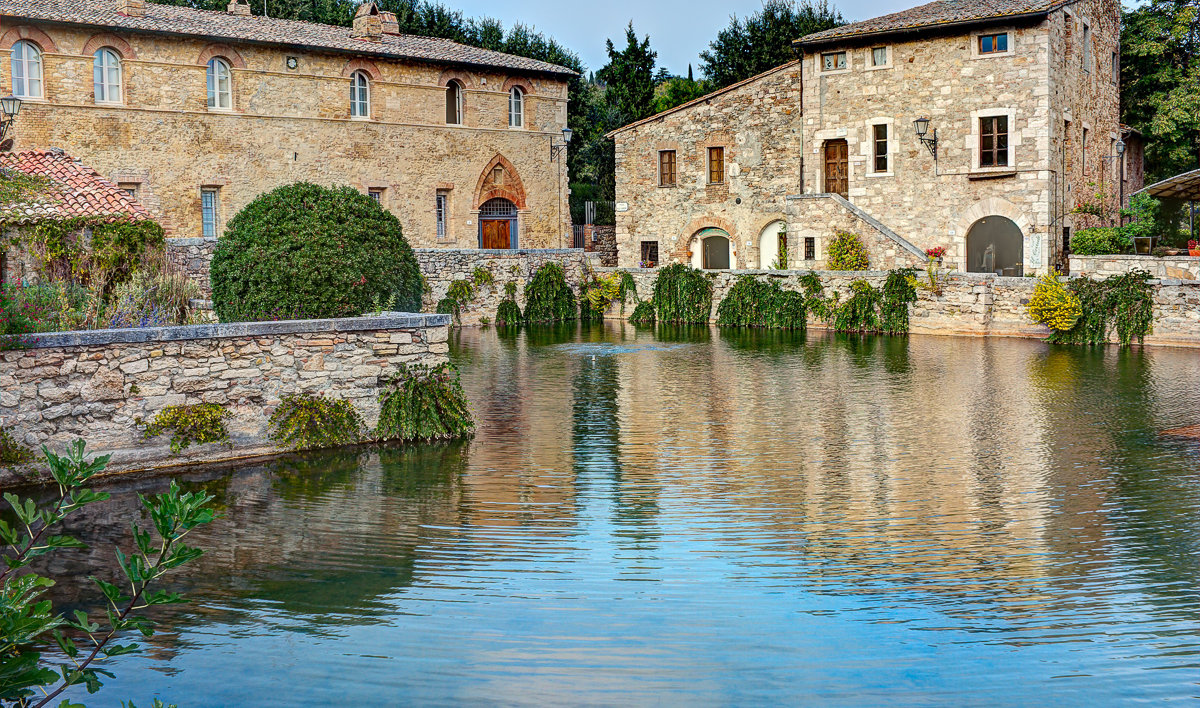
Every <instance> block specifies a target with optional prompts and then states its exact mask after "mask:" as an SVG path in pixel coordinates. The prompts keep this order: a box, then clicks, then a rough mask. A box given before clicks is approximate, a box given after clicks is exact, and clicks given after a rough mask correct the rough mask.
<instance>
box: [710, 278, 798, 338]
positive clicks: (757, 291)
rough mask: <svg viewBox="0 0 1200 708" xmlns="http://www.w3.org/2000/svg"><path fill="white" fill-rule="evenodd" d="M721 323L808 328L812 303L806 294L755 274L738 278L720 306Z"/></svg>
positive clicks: (725, 324)
mask: <svg viewBox="0 0 1200 708" xmlns="http://www.w3.org/2000/svg"><path fill="white" fill-rule="evenodd" d="M717 324H718V325H722V326H725V327H767V328H771V329H805V328H806V327H807V326H808V305H807V302H806V299H805V297H804V294H803V293H799V292H795V291H793V290H784V289H783V288H782V287H780V286H779V284H778V283H776V282H774V281H771V282H765V281H762V280H759V279H757V278H755V277H754V276H752V275H743V276H741V277H739V278H738V279H737V282H736V283H734V284H733V287H731V288H730V289H729V293H728V294H726V295H725V298H724V299H723V300H721V304H720V305H718V306H717Z"/></svg>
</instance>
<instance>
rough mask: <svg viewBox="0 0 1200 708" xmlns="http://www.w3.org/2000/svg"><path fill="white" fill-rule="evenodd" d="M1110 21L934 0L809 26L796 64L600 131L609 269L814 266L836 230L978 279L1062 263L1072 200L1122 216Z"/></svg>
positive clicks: (1007, 4)
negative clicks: (930, 253) (614, 265)
mask: <svg viewBox="0 0 1200 708" xmlns="http://www.w3.org/2000/svg"><path fill="white" fill-rule="evenodd" d="M1119 33H1120V6H1119V4H1118V3H1117V1H1116V0H1075V1H1073V2H1062V1H1058V0H942V1H941V2H934V3H930V4H927V5H923V6H921V7H917V8H913V9H910V10H907V11H903V12H899V13H895V14H892V15H887V16H884V17H879V18H875V19H871V20H866V21H863V22H857V23H853V24H849V25H845V26H842V27H838V28H835V29H831V30H828V31H825V32H820V33H817V34H813V35H809V36H807V37H803V38H801V39H799V40H797V41H796V47H797V49H798V50H799V55H800V58H799V59H798V60H796V61H794V62H792V63H789V64H785V65H783V66H780V67H777V68H775V69H773V70H771V71H768V72H766V73H764V74H762V75H760V76H757V77H754V78H752V79H749V80H747V81H743V82H741V83H739V84H735V85H733V86H729V87H726V88H724V89H721V90H720V91H717V92H714V93H712V94H709V95H707V96H704V97H701V98H699V99H697V100H695V101H692V102H690V103H687V104H684V105H682V106H679V107H677V108H675V109H672V110H670V111H666V112H664V113H660V114H658V115H656V116H652V117H650V118H647V119H645V120H643V121H640V122H637V123H633V124H631V125H628V126H625V127H623V128H620V129H618V130H616V131H614V132H613V133H612V134H611V135H612V137H613V139H614V140H615V142H616V160H617V200H618V204H617V211H618V214H617V242H618V251H619V254H620V255H619V261H620V264H621V265H622V266H627V267H628V266H636V265H638V264H639V263H642V262H645V263H648V264H649V263H667V262H672V261H684V262H686V261H689V260H690V261H691V262H692V263H693V264H694V265H696V266H697V267H705V268H711V269H720V268H760V267H761V268H769V267H772V265H773V264H774V265H775V266H778V265H781V264H782V261H783V259H782V258H780V253H781V249H785V250H783V251H782V252H783V253H786V256H787V257H786V262H787V264H788V266H789V267H804V268H809V267H816V268H820V267H824V265H825V260H826V256H827V254H826V250H825V247H826V245H827V242H828V239H829V238H830V237H831V236H833V235H834V233H835V232H836V231H840V230H846V231H852V232H854V233H857V234H859V235H860V236H861V237H863V240H864V242H865V243H866V245H867V247H868V250H869V251H870V256H871V264H872V267H873V268H891V267H894V266H896V265H903V264H917V263H921V262H923V261H924V250H925V249H928V248H932V247H935V246H943V247H945V248H946V249H947V260H948V264H949V265H952V266H954V267H957V268H960V269H963V270H967V271H972V272H996V273H999V274H1003V275H1021V274H1029V273H1035V272H1040V271H1044V270H1046V269H1047V268H1050V267H1055V266H1057V267H1061V266H1062V265H1064V262H1065V251H1064V244H1065V243H1067V241H1068V239H1069V236H1070V233H1071V231H1072V230H1073V229H1075V228H1078V227H1080V226H1083V225H1087V224H1086V223H1085V222H1083V221H1082V220H1081V218H1080V217H1079V216H1078V215H1075V214H1072V213H1071V211H1072V209H1073V207H1074V206H1075V205H1076V204H1078V203H1079V202H1081V201H1086V200H1088V199H1092V198H1093V195H1094V194H1096V193H1097V192H1104V193H1106V194H1107V196H1106V197H1105V198H1104V201H1105V203H1106V206H1107V208H1109V209H1115V208H1116V194H1117V192H1118V189H1117V188H1116V186H1115V185H1116V180H1117V179H1118V175H1119V174H1120V165H1119V163H1118V160H1120V159H1130V158H1131V157H1132V156H1133V155H1134V153H1133V152H1132V151H1131V152H1130V153H1129V154H1126V155H1122V156H1118V142H1119V141H1121V139H1122V137H1123V128H1122V126H1121V125H1120V123H1119V118H1118V88H1119V87H1118V82H1119V77H1120V73H1119V66H1118V60H1119V48H1118V42H1119ZM917 119H927V122H926V121H921V122H920V123H918V122H916V121H917ZM919 131H924V136H923V137H924V140H923V139H922V136H920V135H918V132H919ZM1136 154H1137V155H1140V152H1138V153H1136ZM1140 174H1141V172H1140V167H1135V166H1127V169H1126V170H1125V175H1126V177H1127V178H1129V177H1131V176H1133V177H1134V178H1136V179H1140ZM1128 181H1129V180H1128V179H1127V182H1128ZM1138 186H1140V185H1137V184H1127V186H1126V191H1125V194H1126V195H1128V194H1130V193H1131V192H1132V191H1135V190H1136V188H1137V187H1138Z"/></svg>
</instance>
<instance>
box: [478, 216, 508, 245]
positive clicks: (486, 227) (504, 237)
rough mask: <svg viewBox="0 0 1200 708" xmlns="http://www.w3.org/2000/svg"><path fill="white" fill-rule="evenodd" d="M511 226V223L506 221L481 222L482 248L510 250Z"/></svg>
mask: <svg viewBox="0 0 1200 708" xmlns="http://www.w3.org/2000/svg"><path fill="white" fill-rule="evenodd" d="M511 225H512V222H511V221H509V220H507V219H496V220H485V221H484V222H483V247H484V248H511V238H510V227H511Z"/></svg>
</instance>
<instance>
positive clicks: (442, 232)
mask: <svg viewBox="0 0 1200 708" xmlns="http://www.w3.org/2000/svg"><path fill="white" fill-rule="evenodd" d="M449 201H450V195H448V194H446V193H445V192H438V193H437V205H436V207H435V209H436V211H437V237H438V238H439V239H444V238H446V212H447V209H446V206H447V204H448V202H449Z"/></svg>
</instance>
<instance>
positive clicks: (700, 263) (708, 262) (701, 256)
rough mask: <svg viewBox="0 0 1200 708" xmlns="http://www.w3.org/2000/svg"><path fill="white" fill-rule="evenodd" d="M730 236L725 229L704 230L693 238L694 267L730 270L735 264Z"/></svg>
mask: <svg viewBox="0 0 1200 708" xmlns="http://www.w3.org/2000/svg"><path fill="white" fill-rule="evenodd" d="M734 262H735V261H734V255H733V247H732V244H731V243H730V240H729V234H728V233H727V232H726V231H724V230H723V229H704V230H703V231H700V232H699V233H697V234H696V235H695V236H694V237H693V238H692V267H693V268H701V269H703V270H729V269H730V268H732V267H733V263H734Z"/></svg>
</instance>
